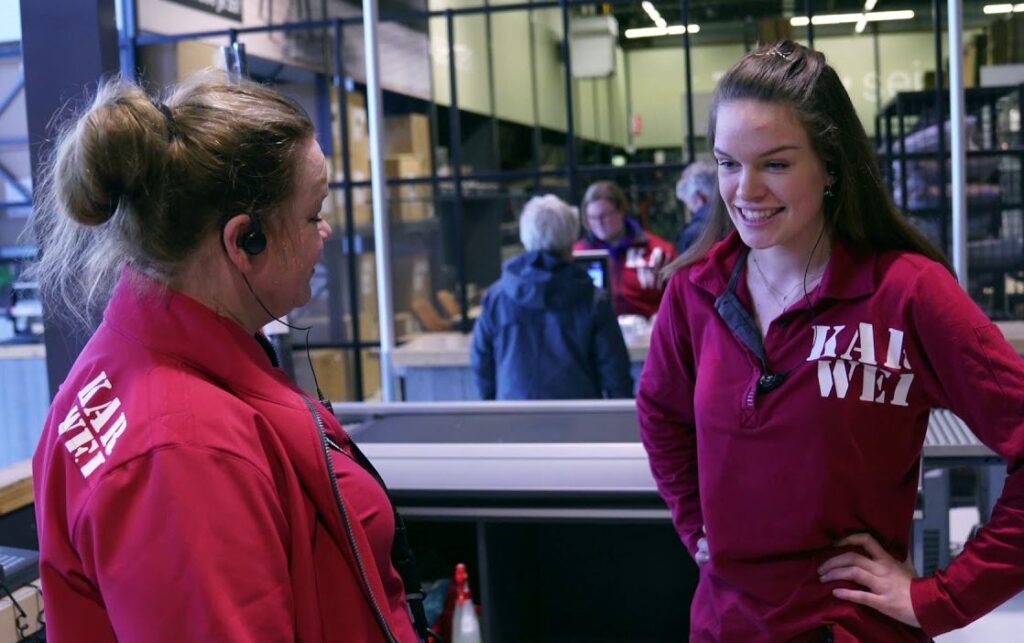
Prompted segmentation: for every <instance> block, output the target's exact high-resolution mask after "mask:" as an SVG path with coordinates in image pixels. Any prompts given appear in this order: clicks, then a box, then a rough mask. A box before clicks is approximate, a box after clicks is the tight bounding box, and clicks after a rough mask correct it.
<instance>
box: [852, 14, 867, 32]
mask: <svg viewBox="0 0 1024 643" xmlns="http://www.w3.org/2000/svg"><path fill="white" fill-rule="evenodd" d="M867 26H868V19H867V16H866V15H864V14H863V13H862V14H860V20H858V21H857V26H856V27H854V28H853V30H854V32H856V33H864V27H867Z"/></svg>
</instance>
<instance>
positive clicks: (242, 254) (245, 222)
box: [220, 212, 258, 273]
mask: <svg viewBox="0 0 1024 643" xmlns="http://www.w3.org/2000/svg"><path fill="white" fill-rule="evenodd" d="M252 231H253V230H252V219H251V217H250V216H249V215H248V214H247V213H245V212H240V213H238V214H236V215H234V216H233V217H231V218H230V219H228V220H227V223H225V224H224V227H223V228H221V231H220V242H221V246H223V248H224V253H225V254H226V255H227V257H228V260H229V261H231V263H233V264H235V267H236V268H238V270H239V271H241V272H242V273H245V272H246V271H247V270H249V268H250V267H251V266H252V261H253V256H254V253H250V252H246V250H245V248H244V244H245V238H246V237H247V236H249V235H251V234H252ZM255 254H258V253H255Z"/></svg>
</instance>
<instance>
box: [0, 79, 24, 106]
mask: <svg viewBox="0 0 1024 643" xmlns="http://www.w3.org/2000/svg"><path fill="white" fill-rule="evenodd" d="M23 89H25V76H22V77H21V78H19V79H18V80H17V81H15V83H14V85H13V86H12V87H11V89H10V90H9V91H8V92H7V95H6V96H4V97H3V98H2V99H0V114H3V113H4V112H6V111H7V108H8V107H10V106H11V103H13V102H14V99H15V98H17V97H18V94H20V93H21V90H23Z"/></svg>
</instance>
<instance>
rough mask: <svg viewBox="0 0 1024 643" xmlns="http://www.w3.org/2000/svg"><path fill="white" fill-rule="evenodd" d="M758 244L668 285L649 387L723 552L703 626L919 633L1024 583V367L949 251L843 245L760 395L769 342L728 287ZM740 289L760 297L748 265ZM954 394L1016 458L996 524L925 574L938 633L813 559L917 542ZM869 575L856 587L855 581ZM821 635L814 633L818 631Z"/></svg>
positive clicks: (918, 599)
mask: <svg viewBox="0 0 1024 643" xmlns="http://www.w3.org/2000/svg"><path fill="white" fill-rule="evenodd" d="M744 250H745V247H744V245H743V244H742V242H741V241H740V240H739V237H738V235H736V234H735V233H733V235H732V236H730V237H729V238H728V239H726V240H725V241H723V242H722V243H720V244H718V245H717V246H715V247H714V248H713V249H712V251H711V253H710V254H709V256H708V257H707V258H705V259H704V260H702V261H700V262H698V263H696V264H693V265H691V266H688V267H686V268H684V269H682V270H680V271H679V272H678V273H676V274H675V275H674V276H673V277H672V279H671V281H670V282H669V284H668V286H667V288H666V292H665V299H664V301H663V303H662V306H661V310H660V312H659V314H658V318H657V323H656V325H655V329H654V332H653V336H652V339H651V350H650V354H649V356H648V358H647V362H646V364H645V367H644V371H643V375H642V377H641V382H640V390H639V394H638V399H637V408H638V412H639V420H640V427H641V434H642V439H643V442H644V445H645V447H646V448H647V451H648V453H649V455H650V463H651V470H652V472H653V474H654V478H655V480H656V481H657V483H658V488H659V490H660V492H661V494H662V496H663V497H664V498H665V500H666V502H667V504H668V505H669V507H670V508H671V510H672V516H673V521H674V524H675V527H676V530H677V531H678V532H679V535H680V537H681V538H682V540H683V543H684V544H685V545H686V547H687V548H688V549H689V551H690V552H691V554H693V553H694V552H695V551H696V543H697V539H698V538H699V537H700V536H701V533H702V529H703V531H704V532H705V533H706V534H707V538H708V542H709V549H710V553H711V561H710V562H709V563H708V564H706V565H704V566H703V567H702V568H701V581H700V585H699V587H698V588H697V593H696V595H695V597H694V601H693V607H692V621H691V622H692V639H691V640H693V641H721V640H729V641H733V640H736V641H740V640H741V641H784V640H785V641H788V640H790V639H800V637H803V636H812V637H813V636H814V632H820V631H821V630H822V628H823V627H831V629H832V630H833V634H834V636H835V640H836V641H844V640H860V641H920V640H927V636H928V635H932V636H934V635H937V634H940V633H943V632H946V631H948V630H951V629H955V628H957V627H961V626H963V625H965V624H967V623H969V622H970V621H972V620H974V619H976V618H978V617H979V616H981V615H983V614H984V613H986V612H987V611H989V610H991V609H992V608H994V607H995V606H997V605H998V604H1000V603H1001V602H1003V601H1005V600H1006V599H1008V598H1009V597H1011V596H1013V595H1015V594H1016V593H1017V592H1019V591H1021V590H1022V589H1024V469H1022V468H1021V464H1022V462H1024V362H1022V360H1021V358H1020V356H1018V355H1017V354H1016V352H1015V351H1014V350H1013V348H1012V347H1011V346H1010V345H1009V344H1008V343H1007V342H1006V341H1005V339H1004V338H1003V336H1002V334H1001V332H1000V330H999V329H998V327H996V326H995V325H994V324H993V323H992V322H991V321H990V320H989V319H988V318H987V317H986V316H985V315H984V314H983V313H982V312H981V311H980V310H979V309H978V307H977V306H976V305H975V304H974V303H973V302H972V301H971V300H970V299H969V297H968V296H967V294H966V293H964V291H963V290H962V289H961V288H960V287H959V285H958V284H957V283H956V281H955V280H954V279H953V277H952V276H951V275H950V274H949V273H948V272H947V271H946V269H945V268H944V267H943V266H941V265H940V264H938V263H936V262H933V261H931V260H928V259H926V258H924V257H922V256H920V255H916V254H912V253H908V252H885V253H881V254H874V255H861V254H858V253H855V252H852V251H851V250H850V249H848V248H846V247H844V246H842V245H841V244H837V245H836V246H835V247H834V249H833V252H832V259H831V261H830V263H829V266H828V268H827V270H826V272H825V275H824V278H823V280H822V283H821V286H820V288H819V289H818V290H817V291H816V292H814V293H812V294H811V295H810V303H811V304H812V306H813V309H812V308H809V307H808V302H807V301H806V300H804V299H800V300H798V301H797V302H795V303H794V304H793V305H792V306H791V307H790V309H789V310H787V311H786V312H785V313H783V314H782V315H781V316H780V317H779V318H778V319H776V320H775V321H774V322H773V323H772V325H771V327H770V328H769V330H768V333H767V337H766V338H765V342H764V348H765V358H766V361H767V369H768V370H770V371H771V372H774V373H782V374H784V375H785V379H784V381H783V382H782V384H781V385H780V386H779V387H778V388H776V389H774V390H772V391H770V392H766V393H763V392H762V393H759V392H758V391H757V381H758V378H759V376H760V375H761V373H762V368H761V364H760V362H759V361H758V359H756V358H755V356H754V353H753V352H752V350H751V349H750V348H748V347H747V345H745V344H744V343H742V342H741V341H739V339H738V338H737V336H736V335H735V334H734V333H733V331H732V330H730V328H729V327H728V326H727V325H726V324H725V322H724V321H723V318H722V317H720V316H719V314H718V312H717V311H716V309H715V301H716V299H717V298H719V296H720V295H722V294H723V292H724V291H725V290H726V286H727V283H728V280H729V277H730V276H731V274H732V271H733V268H734V267H735V266H736V264H737V261H738V260H739V259H740V258H741V257H742V256H744ZM736 295H737V296H738V298H739V300H740V302H742V303H743V304H744V305H745V306H746V307H747V308H748V309H749V307H750V295H749V292H748V291H747V288H746V284H745V280H744V279H742V278H741V279H739V280H738V283H737V287H736ZM937 407H939V408H948V409H951V410H952V411H954V412H955V413H956V414H957V415H959V416H960V417H961V418H963V419H964V421H965V422H966V423H967V425H968V426H970V427H971V429H972V430H973V431H974V432H975V433H976V434H977V435H978V437H979V438H980V439H981V440H982V441H983V442H984V443H985V444H987V445H988V446H989V447H991V448H992V449H993V450H995V451H996V452H997V453H999V454H1000V455H1002V456H1003V457H1004V458H1006V459H1007V460H1008V461H1009V463H1010V472H1011V475H1010V476H1009V477H1008V479H1007V481H1006V487H1005V491H1004V493H1003V496H1002V498H1001V499H1000V501H999V503H998V504H997V505H996V508H995V510H994V512H993V516H992V519H991V521H990V522H989V524H988V525H987V526H986V527H985V528H984V529H982V530H981V532H980V533H979V535H978V536H977V537H976V538H975V539H973V540H972V541H971V542H970V543H969V544H968V545H967V547H966V549H965V551H964V553H963V554H961V555H960V556H959V557H958V558H957V559H956V560H955V561H953V562H952V563H951V564H950V565H949V567H948V568H947V570H946V571H943V572H938V573H936V574H935V575H934V576H932V577H928V578H921V579H916V580H915V581H914V582H913V585H912V588H911V593H912V599H913V605H914V610H915V613H916V614H917V616H918V619H919V620H920V622H921V624H922V626H923V631H921V630H917V629H913V628H909V627H906V626H904V625H901V624H899V623H897V622H896V621H894V620H892V619H890V618H888V617H886V616H883V615H882V614H880V613H878V612H876V611H874V610H872V609H870V608H867V607H861V606H858V605H854V604H852V603H848V602H843V601H841V600H839V599H837V598H834V597H833V596H832V595H831V590H832V589H833V588H835V587H837V586H839V584H838V583H830V584H822V583H820V582H819V580H818V575H817V573H816V568H817V566H818V565H820V564H821V563H822V562H824V561H825V560H827V559H828V558H831V557H832V556H834V555H836V554H837V553H839V551H838V550H837V549H836V548H835V547H834V546H833V543H834V542H836V541H837V540H839V539H841V538H843V537H844V536H846V535H849V534H852V533H856V532H869V533H871V534H872V535H873V536H874V537H875V538H876V539H878V541H879V542H880V543H881V544H882V546H883V547H884V548H885V549H886V550H888V551H889V552H890V553H891V554H892V555H893V556H894V557H896V558H897V559H898V560H903V559H905V558H906V557H907V552H908V546H909V542H908V540H909V536H910V533H911V526H912V514H913V509H914V503H915V499H916V496H917V481H918V469H919V466H920V456H921V448H922V444H923V441H924V435H925V431H926V428H927V423H928V414H929V411H930V409H932V408H937ZM851 586H852V585H851ZM812 640H813V639H812Z"/></svg>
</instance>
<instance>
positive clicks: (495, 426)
mask: <svg viewBox="0 0 1024 643" xmlns="http://www.w3.org/2000/svg"><path fill="white" fill-rule="evenodd" d="M334 410H335V414H336V415H337V416H338V418H339V419H340V420H341V421H342V422H343V423H344V424H345V426H346V427H347V428H348V430H349V431H350V432H351V433H352V434H353V436H354V437H355V438H356V439H357V440H358V441H359V444H360V445H361V447H362V449H363V451H365V453H366V455H367V456H368V457H369V458H370V459H371V460H372V461H373V463H374V466H375V467H376V468H377V469H378V470H379V471H380V473H381V475H382V476H383V477H384V479H385V480H386V481H387V483H388V485H389V487H390V489H391V492H392V497H393V498H394V500H395V502H396V504H397V505H398V506H399V508H400V510H401V512H402V515H403V516H404V517H405V521H406V523H407V525H408V527H409V531H410V538H411V539H412V543H413V545H414V547H415V549H416V550H417V555H418V556H419V558H420V563H421V567H423V568H424V575H425V577H427V578H429V577H430V576H431V575H432V573H436V574H438V575H445V574H450V573H451V569H452V568H453V567H454V564H455V563H456V562H464V563H466V564H467V566H468V568H469V570H470V572H471V574H472V575H473V576H472V579H471V580H472V585H473V588H474V592H476V594H477V595H478V597H479V598H480V602H481V604H482V605H483V608H484V609H483V621H482V626H483V635H484V640H487V641H494V642H497V641H527V640H528V641H545V640H552V641H553V640H587V641H619V640H627V639H628V640H636V641H641V640H642V641H675V640H679V637H680V636H681V633H683V632H686V631H688V627H689V610H688V609H687V607H686V606H687V605H688V604H689V601H690V600H691V598H692V595H693V591H694V589H695V588H696V583H697V569H696V567H695V565H694V564H693V562H692V561H691V560H690V558H689V556H688V555H687V554H686V553H685V550H684V549H683V547H682V545H681V544H680V543H679V540H678V537H677V536H676V534H675V531H674V529H673V528H672V525H671V521H670V515H669V511H668V509H667V508H666V507H665V505H664V503H663V502H662V501H661V499H660V497H659V496H658V493H657V490H656V488H655V484H654V480H653V478H652V477H651V473H650V469H649V468H648V463H647V458H646V455H645V452H644V449H643V446H642V445H641V443H640V441H639V428H638V425H637V419H636V405H635V403H634V402H633V401H630V400H587V401H542V402H540V401H538V402H446V403H432V404H418V403H410V402H406V403H400V404H379V403H378V404H373V403H345V404H335V405H334ZM924 462H925V468H926V469H929V470H932V469H934V470H936V471H944V469H937V467H949V466H956V465H961V464H967V465H979V464H991V463H995V462H998V458H996V457H995V455H994V454H993V453H992V452H991V451H989V449H988V448H986V447H985V446H984V445H982V444H980V443H979V442H978V441H977V439H976V438H975V437H974V435H973V434H972V433H971V432H970V431H969V430H967V427H966V426H964V425H963V423H962V422H961V421H960V420H959V419H957V418H956V416H954V415H952V414H951V413H949V412H948V411H936V412H933V414H932V418H931V421H930V424H929V429H928V434H927V439H926V442H925V447H924ZM933 478H934V476H931V477H930V474H926V476H925V477H924V487H925V492H926V493H925V494H923V496H924V503H925V506H924V507H922V509H923V513H922V515H921V519H920V520H917V521H916V523H915V547H914V553H915V561H916V563H917V564H918V566H919V569H925V570H930V569H933V568H934V566H935V564H936V563H937V562H939V561H938V560H937V559H936V560H932V558H930V557H934V556H938V554H939V552H942V551H946V552H948V541H949V527H948V479H947V482H946V484H947V487H946V489H945V491H946V495H945V496H943V495H942V491H943V489H942V488H941V487H938V488H937V487H935V481H934V480H933ZM940 481H941V480H940ZM946 559H948V553H947V557H946ZM946 559H943V561H942V562H945V560H946ZM428 570H429V571H428ZM625 632H629V633H630V636H628V637H626V638H625V639H624V638H623V633H625ZM611 633H615V635H612V634H611Z"/></svg>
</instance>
